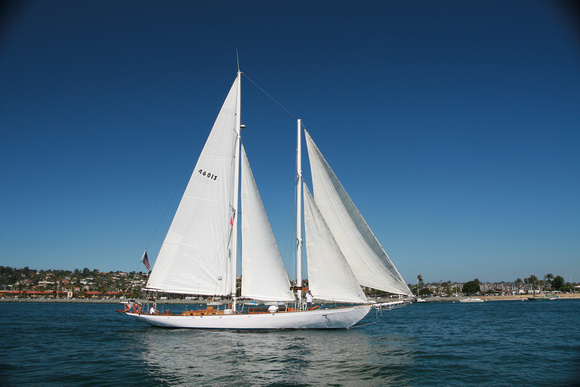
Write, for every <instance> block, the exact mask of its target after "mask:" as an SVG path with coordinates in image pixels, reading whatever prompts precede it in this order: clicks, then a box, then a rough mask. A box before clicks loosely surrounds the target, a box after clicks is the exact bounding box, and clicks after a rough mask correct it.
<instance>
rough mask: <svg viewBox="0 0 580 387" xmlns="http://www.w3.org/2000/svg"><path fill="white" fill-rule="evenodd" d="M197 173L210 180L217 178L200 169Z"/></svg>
mask: <svg viewBox="0 0 580 387" xmlns="http://www.w3.org/2000/svg"><path fill="white" fill-rule="evenodd" d="M198 172H199V174H200V175H202V176H205V177H207V178H208V179H210V180H217V176H216V175H214V174H213V173H209V172H206V171H204V170H203V169H200V170H199V171H198Z"/></svg>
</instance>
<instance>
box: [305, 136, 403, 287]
mask: <svg viewBox="0 0 580 387" xmlns="http://www.w3.org/2000/svg"><path fill="white" fill-rule="evenodd" d="M304 132H305V134H306V145H307V147H308V156H309V160H310V169H311V173H312V185H313V191H314V198H315V201H316V203H317V205H318V208H319V209H320V212H321V213H322V216H323V217H324V220H325V221H326V223H327V224H328V227H329V228H330V230H331V231H332V234H333V235H334V238H335V239H336V242H337V244H338V246H339V247H340V250H341V251H342V253H343V254H344V256H345V258H346V260H347V262H348V264H349V266H350V268H351V269H352V271H353V273H354V275H355V276H356V278H357V280H358V283H359V284H360V285H363V286H368V287H371V288H374V289H379V290H383V291H386V292H390V293H395V294H405V295H410V294H411V291H410V290H409V287H408V286H407V284H406V283H405V280H404V279H403V277H402V276H401V274H399V271H398V270H397V268H396V267H395V265H393V263H392V262H391V259H390V258H389V256H388V255H387V253H386V252H385V250H384V249H383V247H382V246H381V244H380V243H379V241H378V240H377V238H376V236H375V235H374V234H373V232H372V231H371V229H370V227H369V226H368V224H367V223H366V221H365V220H364V218H363V217H362V215H361V213H360V212H359V211H358V209H357V208H356V206H355V205H354V203H353V202H352V200H351V198H350V197H349V196H348V193H347V192H346V190H345V189H344V187H343V186H342V184H341V183H340V181H339V180H338V178H337V177H336V175H335V174H334V172H333V171H332V169H331V168H330V166H329V165H328V163H327V162H326V160H325V159H324V157H323V156H322V154H321V153H320V150H319V149H318V147H317V146H316V144H315V143H314V141H313V140H312V138H311V137H310V135H309V134H308V132H307V131H306V130H305V131H304Z"/></svg>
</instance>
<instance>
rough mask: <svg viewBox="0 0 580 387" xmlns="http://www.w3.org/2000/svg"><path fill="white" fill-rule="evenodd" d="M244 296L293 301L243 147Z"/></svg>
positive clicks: (263, 299) (285, 273)
mask: <svg viewBox="0 0 580 387" xmlns="http://www.w3.org/2000/svg"><path fill="white" fill-rule="evenodd" d="M241 162H242V168H241V170H242V171H241V172H242V186H241V191H240V193H241V199H242V216H241V217H242V297H246V298H251V299H254V300H261V301H294V294H293V293H292V291H291V290H290V280H289V279H288V274H287V272H286V268H285V267H284V262H283V260H282V256H281V255H280V251H279V250H278V244H277V243H276V239H275V238H274V233H273V232H272V228H271V226H270V222H269V221H268V216H267V215H266V210H265V209H264V204H263V203H262V199H261V197H260V193H259V192H258V187H257V186H256V181H255V180H254V175H253V173H252V170H251V168H250V164H249V162H248V158H247V156H246V151H245V149H244V147H243V146H242V159H241Z"/></svg>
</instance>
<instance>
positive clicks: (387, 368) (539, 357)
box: [0, 300, 580, 386]
mask: <svg viewBox="0 0 580 387" xmlns="http://www.w3.org/2000/svg"><path fill="white" fill-rule="evenodd" d="M117 307H118V306H117V305H114V304H65V303H0V346H1V351H0V385H1V386H10V385H14V386H21V385H57V386H58V385H67V386H68V385H75V386H76V385H91V386H92V385H99V386H106V385H111V386H117V385H139V386H149V385H150V386H172V385H187V386H208V385H210V386H214V385H215V386H222V385H223V386H232V385H236V386H256V385H267V386H269V385H276V386H284V385H288V386H297V385H300V386H302V385H312V386H321V385H336V386H340V385H345V386H391V385H396V386H425V385H468V384H474V385H494V386H498V385H499V386H501V385H505V386H507V385H510V386H511V385H550V386H553V385H576V384H578V383H579V382H580V368H579V367H580V329H579V328H580V300H557V301H550V302H538V303H533V302H521V301H501V302H486V303H480V304H461V303H427V304H415V305H411V306H408V307H405V308H402V309H399V310H395V311H392V312H382V313H375V312H374V311H373V312H371V314H370V315H369V316H367V317H366V318H365V319H364V320H363V321H362V322H361V326H358V327H355V328H353V329H350V330H338V331H212V330H204V331H197V330H171V329H163V328H153V327H149V326H147V325H142V323H140V322H138V321H134V319H129V318H127V317H126V316H124V315H122V314H119V313H116V312H115V309H116V308H117ZM171 308H172V309H176V307H174V306H172V307H171Z"/></svg>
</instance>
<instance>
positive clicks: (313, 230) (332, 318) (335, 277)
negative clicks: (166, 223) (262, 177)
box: [120, 71, 412, 329]
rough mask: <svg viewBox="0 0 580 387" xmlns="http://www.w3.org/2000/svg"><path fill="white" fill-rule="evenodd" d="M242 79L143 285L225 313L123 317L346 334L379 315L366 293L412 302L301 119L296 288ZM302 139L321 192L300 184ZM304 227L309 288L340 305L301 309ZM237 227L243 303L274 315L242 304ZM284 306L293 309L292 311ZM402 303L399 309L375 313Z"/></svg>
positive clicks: (203, 325) (230, 96) (169, 324)
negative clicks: (259, 168)
mask: <svg viewBox="0 0 580 387" xmlns="http://www.w3.org/2000/svg"><path fill="white" fill-rule="evenodd" d="M241 76H242V73H241V72H240V71H238V74H237V77H236V79H235V80H234V83H233V85H232V86H231V88H230V91H229V93H228V95H227V97H226V99H225V101H224V103H223V105H222V108H221V110H220V112H219V115H218V117H217V119H216V121H215V123H214V126H213V128H212V130H211V132H210V134H209V137H208V138H207V140H206V143H205V146H204V148H203V150H202V152H201V155H200V156H199V159H198V161H197V164H196V166H195V169H194V171H193V174H192V176H191V178H190V181H189V183H188V185H187V188H186V190H185V193H184V195H183V197H182V199H181V202H180V204H179V207H178V209H177V212H176V214H175V216H174V218H173V222H172V224H171V226H170V228H169V231H168V232H167V235H166V237H165V241H164V242H163V245H162V247H161V250H160V252H159V255H158V257H157V259H156V262H155V264H154V267H153V270H152V271H151V274H150V276H149V279H148V281H147V284H146V287H145V290H148V291H153V292H161V293H174V294H184V295H196V296H204V297H228V301H227V302H226V303H225V305H224V306H223V309H219V308H214V307H213V306H211V305H210V304H208V305H207V306H206V308H205V309H200V310H189V311H185V312H183V313H179V314H173V313H171V312H169V311H165V312H163V313H158V312H156V311H155V310H152V313H151V314H149V313H147V311H141V307H140V306H139V307H138V309H135V310H127V309H126V310H125V311H120V312H122V313H125V314H126V315H127V316H130V317H131V318H135V319H138V320H140V321H143V322H145V323H147V324H149V325H152V326H158V327H168V328H197V329H346V328H349V327H351V326H353V325H354V324H356V323H358V322H359V321H360V320H362V319H363V318H364V317H365V316H366V315H367V314H368V313H369V311H370V310H371V309H372V308H373V304H372V303H370V301H369V300H368V299H367V297H366V295H365V293H364V292H363V290H362V287H363V286H366V287H370V288H374V289H378V290H382V291H385V292H389V293H392V294H399V295H403V296H412V293H411V291H410V290H409V287H408V286H407V284H406V282H405V280H404V279H403V277H402V276H401V274H400V273H399V272H398V270H397V268H396V267H395V265H394V264H393V263H392V261H391V259H390V258H389V256H388V255H387V253H386V252H385V250H384V249H383V247H382V246H381V244H380V243H379V241H378V240H377V238H376V237H375V235H374V233H373V232H372V231H371V229H370V228H369V226H368V225H367V223H366V222H365V220H364V219H363V217H362V215H361V214H360V212H359V211H358V209H357V208H356V206H355V204H354V203H353V202H352V200H351V199H350V197H349V195H348V194H347V192H346V190H345V189H344V187H343V186H342V184H341V183H340V181H339V180H338V178H337V177H336V175H335V174H334V172H333V171H332V169H331V168H330V166H329V165H328V163H327V161H326V159H325V158H324V157H323V156H322V153H321V152H320V150H319V149H318V147H317V146H316V144H315V143H314V141H313V140H312V138H311V137H310V135H309V133H308V132H307V131H306V130H305V129H304V128H303V127H302V124H301V120H298V125H297V127H298V131H297V132H298V136H297V137H298V140H297V152H296V154H297V158H296V186H295V189H296V203H295V206H296V219H297V222H296V223H297V227H296V246H297V248H296V262H297V264H296V266H297V268H296V272H297V281H296V282H297V284H298V286H296V287H292V286H291V283H290V281H289V277H288V274H287V272H286V269H285V266H284V263H283V261H282V257H281V255H280V252H279V249H278V245H277V244H276V240H275V239H274V235H273V232H272V229H271V227H270V223H269V220H268V217H267V215H266V211H265V209H264V206H263V204H262V199H261V197H260V194H259V192H258V187H257V185H256V181H255V180H254V176H253V173H252V170H251V169H250V164H249V162H248V158H247V155H246V151H245V149H244V146H243V145H242V141H241V130H242V128H244V125H241V123H240V112H241V102H240V101H241ZM302 133H304V135H305V139H306V145H307V148H308V155H309V161H310V170H311V179H312V186H313V193H314V194H311V193H310V190H309V189H308V187H307V186H306V184H305V183H304V182H303V180H302V161H301V158H302V154H301V149H302ZM238 203H241V211H240V210H238ZM303 207H304V210H303V211H302V208H303ZM240 216H241V221H240ZM302 220H304V239H305V242H306V244H305V246H306V249H305V250H306V254H307V258H308V282H309V290H310V291H312V293H313V295H314V297H315V299H316V300H320V301H326V302H330V303H332V304H335V305H336V304H341V305H342V306H339V307H336V306H333V307H325V306H320V305H318V306H309V307H306V303H304V302H303V298H302V292H303V291H304V290H305V289H303V288H302V286H301V284H302V277H301V275H302V268H301V265H302V264H301V262H302V249H303V247H302V246H303V237H302V228H303V227H302ZM239 229H240V230H241V232H240V234H241V239H242V243H241V246H242V249H241V265H242V267H241V272H242V281H241V297H242V298H244V299H248V300H256V301H259V302H261V303H268V302H270V303H274V304H273V305H271V306H270V307H268V308H249V307H246V308H244V307H243V305H242V306H241V307H240V305H238V302H239V301H238V299H237V295H236V288H237V286H236V276H237V257H238V250H237V249H238V230H239ZM147 262H148V261H147ZM295 290H296V294H295V293H294V291H295ZM282 302H285V303H293V305H294V306H293V307H287V306H284V304H282ZM278 303H279V305H282V306H278ZM402 304H403V302H398V301H397V302H393V303H388V304H385V305H377V306H376V307H377V308H394V307H398V306H400V305H402Z"/></svg>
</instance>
